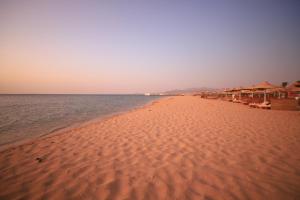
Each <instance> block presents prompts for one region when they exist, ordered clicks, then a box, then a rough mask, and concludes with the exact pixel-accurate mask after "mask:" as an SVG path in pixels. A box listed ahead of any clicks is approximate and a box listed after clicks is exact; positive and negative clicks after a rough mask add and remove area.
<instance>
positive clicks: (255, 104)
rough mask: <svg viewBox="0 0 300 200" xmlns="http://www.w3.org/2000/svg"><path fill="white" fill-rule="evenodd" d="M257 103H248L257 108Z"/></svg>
mask: <svg viewBox="0 0 300 200" xmlns="http://www.w3.org/2000/svg"><path fill="white" fill-rule="evenodd" d="M258 105H259V104H258V103H249V106H250V108H258Z"/></svg>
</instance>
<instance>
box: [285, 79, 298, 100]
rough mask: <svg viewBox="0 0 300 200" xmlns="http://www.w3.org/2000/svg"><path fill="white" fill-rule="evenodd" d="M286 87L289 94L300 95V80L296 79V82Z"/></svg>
mask: <svg viewBox="0 0 300 200" xmlns="http://www.w3.org/2000/svg"><path fill="white" fill-rule="evenodd" d="M286 89H287V91H288V92H289V95H290V94H291V93H292V94H294V95H296V96H298V97H299V96H300V81H295V82H294V83H292V84H291V85H289V86H288V87H287V88H286Z"/></svg>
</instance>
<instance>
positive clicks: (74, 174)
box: [0, 96, 300, 200]
mask: <svg viewBox="0 0 300 200" xmlns="http://www.w3.org/2000/svg"><path fill="white" fill-rule="evenodd" d="M299 152H300V113H299V112H293V111H273V110H260V109H250V108H249V107H247V106H243V105H239V104H233V103H229V102H223V101H219V100H205V99H200V98H199V97H192V96H185V97H169V98H164V99H161V100H158V101H157V102H155V103H153V104H151V105H147V106H146V107H144V108H141V109H136V110H133V111H131V112H128V113H124V114H121V115H117V116H114V117H110V118H108V119H104V120H101V121H97V122H93V123H89V124H85V125H83V126H81V127H77V128H74V129H69V130H66V131H65V132H63V133H60V134H51V135H48V136H45V137H42V138H39V139H36V140H33V141H30V142H27V143H24V144H19V145H17V146H13V147H9V148H7V149H5V150H1V152H0V199H170V200H174V199H207V200H212V199H300V153H299Z"/></svg>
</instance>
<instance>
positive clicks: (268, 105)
mask: <svg viewBox="0 0 300 200" xmlns="http://www.w3.org/2000/svg"><path fill="white" fill-rule="evenodd" d="M232 102H233V103H242V104H244V105H249V106H250V108H262V109H271V103H270V102H268V101H265V102H262V103H250V102H248V101H245V100H240V99H235V98H234V99H232Z"/></svg>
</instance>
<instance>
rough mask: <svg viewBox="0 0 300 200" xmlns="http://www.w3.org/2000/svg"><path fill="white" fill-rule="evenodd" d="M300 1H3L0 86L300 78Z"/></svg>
mask: <svg viewBox="0 0 300 200" xmlns="http://www.w3.org/2000/svg"><path fill="white" fill-rule="evenodd" d="M299 13H300V1H289V0H281V1H279V0H272V1H271V0H270V1H268V0H266V1H233V0H232V1H230V0H228V1H224V0H223V1H221V0H219V1H217V0H215V1H201V0H198V1H189V0H186V1H184V0H182V1H158V0H157V1H108V0H107V1H76V0H75V1H71V0H70V1H54V0H53V1H48V2H47V1H32V0H31V1H13V0H10V1H9V0H7V1H6V0H3V1H1V2H0V27H1V29H0V44H1V45H0V70H1V73H0V93H135V92H147V91H150V92H156V91H164V90H170V89H178V88H189V87H202V86H206V87H218V88H219V87H234V86H243V85H245V86H246V85H250V84H254V83H257V82H260V81H264V80H268V81H270V82H273V83H275V84H280V83H281V82H282V81H289V82H290V81H295V80H298V79H300V77H299V75H300V40H299V35H300V16H299V15H300V14H299Z"/></svg>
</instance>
